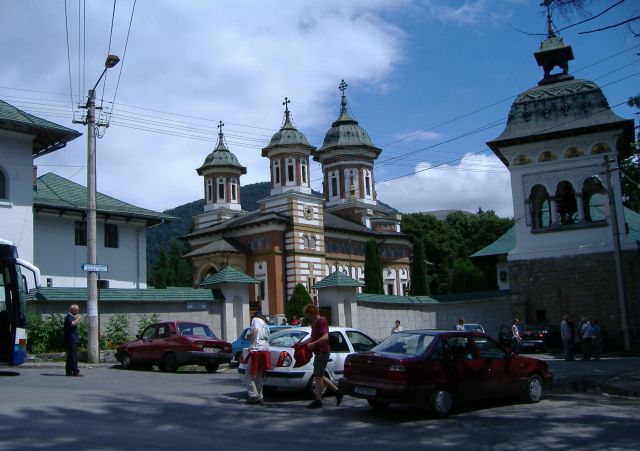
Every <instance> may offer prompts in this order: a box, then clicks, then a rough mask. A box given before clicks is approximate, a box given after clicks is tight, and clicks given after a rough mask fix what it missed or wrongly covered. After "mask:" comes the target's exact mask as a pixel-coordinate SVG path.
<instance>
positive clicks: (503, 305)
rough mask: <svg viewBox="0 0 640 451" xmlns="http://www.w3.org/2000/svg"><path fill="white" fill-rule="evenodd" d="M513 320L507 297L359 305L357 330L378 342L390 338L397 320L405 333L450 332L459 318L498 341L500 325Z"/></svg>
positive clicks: (361, 303)
mask: <svg viewBox="0 0 640 451" xmlns="http://www.w3.org/2000/svg"><path fill="white" fill-rule="evenodd" d="M512 316H513V310H512V304H511V297H510V296H509V295H501V296H495V297H492V298H488V299H481V300H464V301H447V302H440V303H425V304H392V303H374V302H358V326H359V329H360V330H362V331H363V332H364V333H366V334H367V335H370V336H371V337H372V338H375V339H377V340H381V339H383V338H385V337H387V336H389V334H390V333H391V328H392V327H393V326H394V325H395V321H396V320H397V319H399V320H400V323H401V325H402V327H403V328H404V329H405V330H409V329H441V330H450V329H453V328H454V327H455V325H456V324H457V322H458V318H460V317H463V318H464V319H465V321H466V322H468V323H480V324H482V326H483V327H484V329H485V331H486V332H487V333H488V334H489V335H491V336H492V337H494V338H497V335H498V330H499V328H500V325H501V324H510V321H511V318H512Z"/></svg>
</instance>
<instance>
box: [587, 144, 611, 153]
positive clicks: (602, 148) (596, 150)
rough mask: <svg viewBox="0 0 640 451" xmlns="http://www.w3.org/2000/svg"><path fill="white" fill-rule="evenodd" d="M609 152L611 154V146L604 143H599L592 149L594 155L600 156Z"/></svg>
mask: <svg viewBox="0 0 640 451" xmlns="http://www.w3.org/2000/svg"><path fill="white" fill-rule="evenodd" d="M607 152H611V149H609V146H607V145H606V144H603V143H598V144H596V145H595V146H593V147H592V148H591V154H592V155H595V154H599V153H607Z"/></svg>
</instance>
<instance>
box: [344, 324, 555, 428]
mask: <svg viewBox="0 0 640 451" xmlns="http://www.w3.org/2000/svg"><path fill="white" fill-rule="evenodd" d="M344 370H345V371H344V378H343V379H341V380H340V386H341V387H342V390H343V391H344V393H345V394H349V395H351V396H355V397H357V398H363V399H366V400H367V401H368V403H369V405H370V406H371V407H373V408H377V409H381V408H386V407H388V406H389V404H392V403H403V404H417V405H420V406H424V407H426V408H427V409H428V410H429V411H430V412H431V414H432V415H434V416H436V417H445V416H447V415H448V414H449V413H450V411H451V409H452V407H453V405H454V403H457V402H463V401H467V400H472V399H483V398H495V397H505V396H520V397H521V398H522V399H524V400H525V401H527V402H531V403H535V402H538V401H540V399H541V398H542V392H543V388H548V387H550V386H551V383H552V381H553V376H552V374H551V373H550V371H549V368H548V366H547V364H546V363H545V362H544V361H542V360H538V359H532V358H529V357H522V356H518V355H515V354H512V353H511V352H510V351H507V350H505V349H503V348H502V347H500V346H499V345H498V343H497V342H495V341H494V340H493V339H492V338H491V337H489V336H488V335H487V334H484V333H480V332H466V331H433V330H414V331H404V332H400V333H396V334H393V335H391V336H390V337H388V338H387V339H386V340H384V341H383V342H382V343H380V344H379V345H378V346H376V347H375V348H373V349H371V351H368V352H361V353H358V354H353V355H350V356H348V357H347V359H346V362H345V366H344Z"/></svg>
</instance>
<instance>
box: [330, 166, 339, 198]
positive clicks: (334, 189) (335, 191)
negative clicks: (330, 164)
mask: <svg viewBox="0 0 640 451" xmlns="http://www.w3.org/2000/svg"><path fill="white" fill-rule="evenodd" d="M338 195H339V193H338V175H337V174H336V173H335V172H332V173H331V193H330V196H331V197H335V196H338Z"/></svg>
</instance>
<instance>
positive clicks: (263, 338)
mask: <svg viewBox="0 0 640 451" xmlns="http://www.w3.org/2000/svg"><path fill="white" fill-rule="evenodd" d="M249 341H250V342H251V344H250V345H249V357H248V358H247V368H246V372H245V381H246V384H247V394H248V396H249V398H248V399H247V402H248V403H250V404H262V383H263V377H264V372H265V371H266V370H270V369H271V352H270V351H269V326H268V325H267V323H266V322H265V320H264V317H263V316H262V312H260V311H257V312H256V313H254V315H253V318H252V319H251V332H250V333H249Z"/></svg>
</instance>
